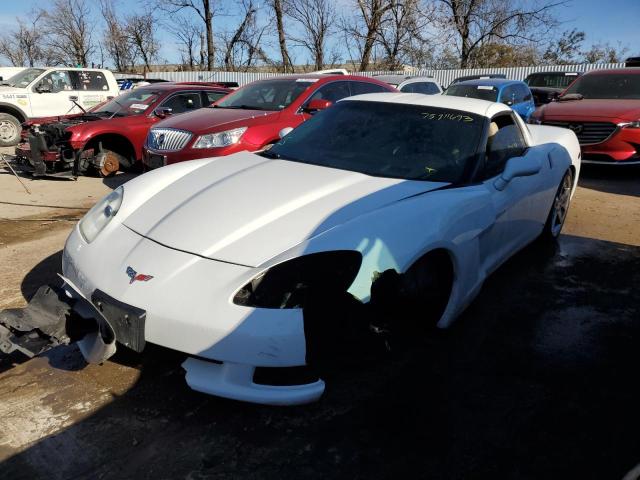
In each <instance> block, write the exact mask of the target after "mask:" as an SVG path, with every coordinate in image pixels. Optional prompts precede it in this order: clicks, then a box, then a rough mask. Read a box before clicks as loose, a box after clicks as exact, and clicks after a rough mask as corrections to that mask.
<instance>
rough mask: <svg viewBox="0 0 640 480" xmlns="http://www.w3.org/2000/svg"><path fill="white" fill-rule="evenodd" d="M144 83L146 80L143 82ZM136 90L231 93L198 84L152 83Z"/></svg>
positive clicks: (222, 88)
mask: <svg viewBox="0 0 640 480" xmlns="http://www.w3.org/2000/svg"><path fill="white" fill-rule="evenodd" d="M143 81H144V80H143ZM135 90H153V91H154V92H166V91H173V90H223V91H225V92H231V91H232V90H231V89H230V88H226V87H222V86H216V85H205V84H202V85H198V84H197V83H173V82H158V83H151V84H149V85H143V86H141V87H138V88H136V89H135Z"/></svg>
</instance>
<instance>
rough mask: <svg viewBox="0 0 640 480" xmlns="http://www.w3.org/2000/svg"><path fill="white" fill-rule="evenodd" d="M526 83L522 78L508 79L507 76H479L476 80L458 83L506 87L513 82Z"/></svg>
mask: <svg viewBox="0 0 640 480" xmlns="http://www.w3.org/2000/svg"><path fill="white" fill-rule="evenodd" d="M521 83H522V84H524V85H526V84H525V83H524V82H522V81H520V80H508V79H506V78H478V79H474V80H465V81H463V82H458V83H456V85H471V86H475V85H477V86H487V87H504V86H506V85H511V84H521Z"/></svg>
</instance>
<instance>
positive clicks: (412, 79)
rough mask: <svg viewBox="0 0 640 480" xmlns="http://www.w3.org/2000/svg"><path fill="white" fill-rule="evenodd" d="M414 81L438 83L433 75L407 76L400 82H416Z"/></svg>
mask: <svg viewBox="0 0 640 480" xmlns="http://www.w3.org/2000/svg"><path fill="white" fill-rule="evenodd" d="M416 82H431V83H438V82H437V81H436V79H435V78H433V77H427V76H422V77H409V78H407V79H406V80H404V81H403V82H402V83H416Z"/></svg>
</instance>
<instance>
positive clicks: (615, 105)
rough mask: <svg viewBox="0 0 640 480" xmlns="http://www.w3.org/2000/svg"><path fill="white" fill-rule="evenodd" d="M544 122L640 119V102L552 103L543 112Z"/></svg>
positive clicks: (593, 101) (588, 101)
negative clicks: (557, 120)
mask: <svg viewBox="0 0 640 480" xmlns="http://www.w3.org/2000/svg"><path fill="white" fill-rule="evenodd" d="M542 115H543V120H553V119H574V120H588V119H589V118H606V119H612V120H616V119H619V120H638V119H640V100H628V99H625V100H588V99H583V100H570V101H566V102H552V103H549V104H547V105H546V106H545V107H544V108H543V110H542Z"/></svg>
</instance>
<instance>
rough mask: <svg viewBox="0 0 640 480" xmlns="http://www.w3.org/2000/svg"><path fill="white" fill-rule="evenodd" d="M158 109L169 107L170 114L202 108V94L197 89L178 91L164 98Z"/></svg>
mask: <svg viewBox="0 0 640 480" xmlns="http://www.w3.org/2000/svg"><path fill="white" fill-rule="evenodd" d="M158 108H159V109H163V108H167V109H171V115H179V114H181V113H186V112H190V111H193V110H197V109H199V108H202V95H201V93H200V92H197V91H189V92H179V93H175V94H173V95H171V96H170V97H168V98H167V99H165V100H164V101H163V102H162V103H161V104H160V106H159V107H158Z"/></svg>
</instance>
